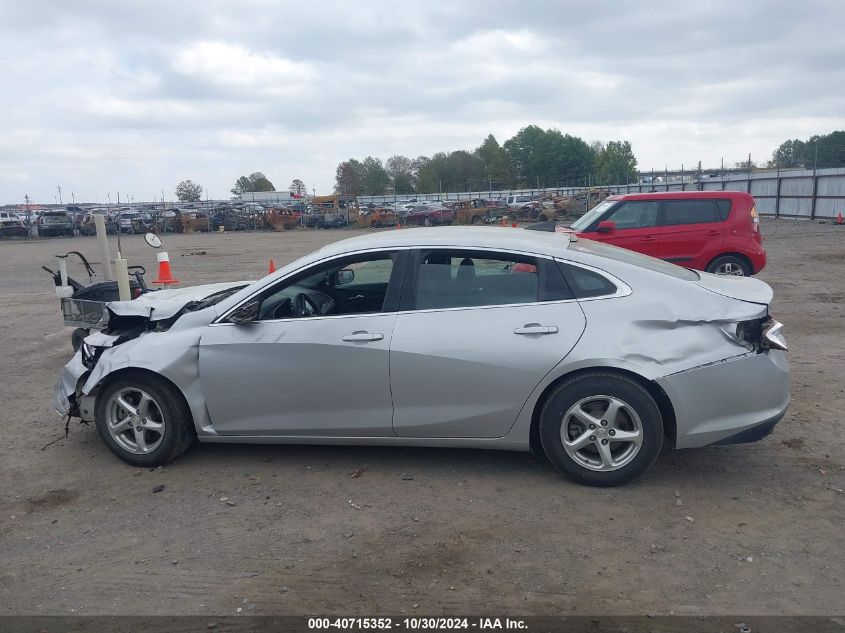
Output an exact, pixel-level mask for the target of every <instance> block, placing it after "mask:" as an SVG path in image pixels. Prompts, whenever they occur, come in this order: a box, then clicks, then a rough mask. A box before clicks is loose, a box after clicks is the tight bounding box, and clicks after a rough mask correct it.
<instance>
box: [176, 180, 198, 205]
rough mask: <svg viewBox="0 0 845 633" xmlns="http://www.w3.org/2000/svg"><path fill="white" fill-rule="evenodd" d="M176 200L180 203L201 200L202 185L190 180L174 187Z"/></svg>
mask: <svg viewBox="0 0 845 633" xmlns="http://www.w3.org/2000/svg"><path fill="white" fill-rule="evenodd" d="M176 198H177V199H178V200H179V201H180V202H198V201H199V200H202V185H200V184H199V183H195V182H194V181H192V180H183V181H181V182H180V183H179V184H178V185H176Z"/></svg>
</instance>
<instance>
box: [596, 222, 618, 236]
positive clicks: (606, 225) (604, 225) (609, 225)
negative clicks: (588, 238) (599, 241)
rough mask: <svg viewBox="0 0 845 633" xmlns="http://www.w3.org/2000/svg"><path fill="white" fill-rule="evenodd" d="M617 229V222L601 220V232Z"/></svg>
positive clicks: (599, 230)
mask: <svg viewBox="0 0 845 633" xmlns="http://www.w3.org/2000/svg"><path fill="white" fill-rule="evenodd" d="M615 230H616V222H614V221H613V220H602V221H601V222H599V226H598V232H599V233H613V232H614V231H615Z"/></svg>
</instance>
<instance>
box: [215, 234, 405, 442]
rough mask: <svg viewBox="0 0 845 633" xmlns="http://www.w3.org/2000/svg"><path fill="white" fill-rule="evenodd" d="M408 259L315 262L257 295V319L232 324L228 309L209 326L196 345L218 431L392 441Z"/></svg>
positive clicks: (388, 255) (397, 255)
mask: <svg viewBox="0 0 845 633" xmlns="http://www.w3.org/2000/svg"><path fill="white" fill-rule="evenodd" d="M406 253H407V251H405V250H401V249H400V250H392V251H379V252H369V253H362V254H359V255H354V256H350V257H343V258H335V259H332V260H329V261H326V262H322V263H319V264H315V265H313V266H311V267H309V268H307V269H306V270H304V271H302V272H300V273H295V274H294V275H293V276H290V277H288V278H286V279H284V280H281V281H279V282H277V283H275V284H274V285H272V286H270V287H269V288H267V289H266V290H263V291H262V292H261V293H259V294H258V295H257V297H255V298H256V299H257V301H258V302H259V303H260V308H259V309H258V316H257V318H256V319H255V320H254V321H253V322H249V323H245V324H240V325H239V324H235V323H233V322H232V319H231V318H230V315H231V314H232V312H233V311H235V310H237V308H234V309H233V310H232V311H230V312H229V313H227V314H226V315H222V317H221V318H220V319H219V320H218V321H217V322H215V323H214V324H212V325H211V326H209V327H208V328H207V329H206V331H205V333H204V334H203V336H202V339H201V341H200V347H199V374H200V375H199V380H200V384H201V386H202V390H203V393H204V395H205V399H206V405H207V407H208V412H209V415H210V418H211V421H212V424H213V426H214V429H215V430H216V431H217V432H218V433H219V434H221V435H250V436H262V435H267V436H341V437H383V436H392V435H393V430H392V418H393V408H392V403H391V396H390V368H389V352H388V350H389V345H390V339H391V335H392V333H393V327H394V322H395V320H396V308H397V306H398V300H399V288H400V287H401V276H402V270H403V267H404V260H405V255H406ZM303 294H304V295H307V296H308V299H309V300H310V302H311V303H310V304H308V302H307V301H305V300H304V299H301V297H300V295H303ZM251 299H252V298H250V299H248V300H247V301H246V302H244V304H245V303H248V302H249V301H250V300H251ZM300 303H301V304H302V305H303V306H304V307H303V308H302V309H301V310H300V309H298V308H297V305H298V304H300ZM244 304H241V305H244Z"/></svg>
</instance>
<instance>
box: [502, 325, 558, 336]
mask: <svg viewBox="0 0 845 633" xmlns="http://www.w3.org/2000/svg"><path fill="white" fill-rule="evenodd" d="M513 333H514V334H521V335H522V336H531V335H534V336H543V335H544V334H557V333H558V329H557V326H556V325H540V324H539V323H526V324H525V325H523V326H522V327H518V328H516V329H515V330H514V331H513Z"/></svg>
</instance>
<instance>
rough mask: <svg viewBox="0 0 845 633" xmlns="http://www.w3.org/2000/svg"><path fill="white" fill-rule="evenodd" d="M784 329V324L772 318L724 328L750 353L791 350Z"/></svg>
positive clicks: (743, 322)
mask: <svg viewBox="0 0 845 633" xmlns="http://www.w3.org/2000/svg"><path fill="white" fill-rule="evenodd" d="M782 329H783V323H780V322H779V321H775V320H774V319H772V318H771V317H765V318H763V319H752V320H751V321H742V322H740V323H736V324H734V325H733V326H729V327H727V328H723V331H724V332H725V333H727V334H729V335H731V336H732V337H733V338H735V339H736V340H737V341H738V342H739V343H741V344H742V345H745V347H747V348H748V349H749V350H750V351H754V352H757V353H761V352H764V351H766V350H767V349H779V350H783V351H784V352H785V351H787V350H788V349H789V347H788V346H787V344H786V339H785V338H784V337H783V334H782V333H781V330H782Z"/></svg>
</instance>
